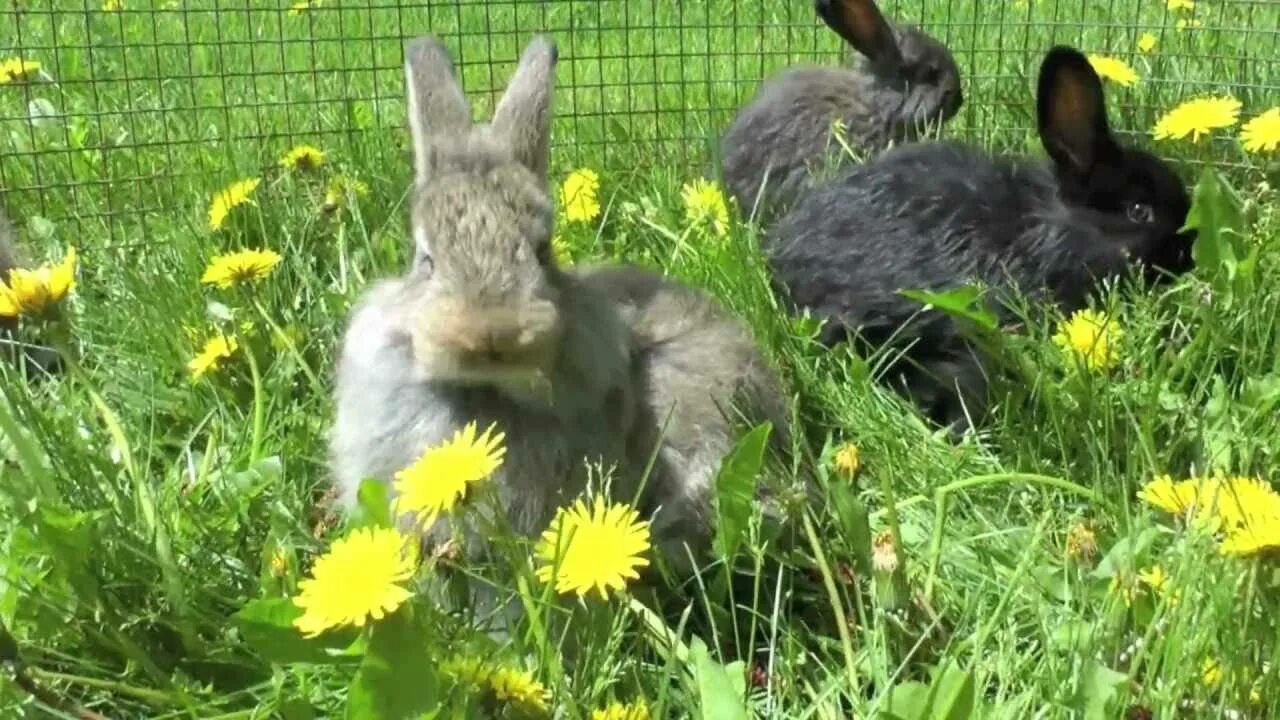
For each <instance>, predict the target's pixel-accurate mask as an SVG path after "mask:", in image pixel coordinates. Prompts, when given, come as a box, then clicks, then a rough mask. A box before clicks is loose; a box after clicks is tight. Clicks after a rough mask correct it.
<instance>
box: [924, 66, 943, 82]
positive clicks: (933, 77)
mask: <svg viewBox="0 0 1280 720" xmlns="http://www.w3.org/2000/svg"><path fill="white" fill-rule="evenodd" d="M919 75H920V77H919V82H920V83H922V84H924V85H937V84H938V81H939V80H941V79H942V71H941V70H939V69H938V68H937V66H934V65H926V66H924V67H923V68H921V69H920V73H919Z"/></svg>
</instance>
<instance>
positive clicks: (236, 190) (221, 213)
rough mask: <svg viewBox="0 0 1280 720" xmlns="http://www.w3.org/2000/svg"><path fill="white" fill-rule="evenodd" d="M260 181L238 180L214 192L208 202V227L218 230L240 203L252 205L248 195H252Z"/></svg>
mask: <svg viewBox="0 0 1280 720" xmlns="http://www.w3.org/2000/svg"><path fill="white" fill-rule="evenodd" d="M261 182H262V180H261V179H259V178H249V179H247V180H238V181H236V182H233V183H231V184H230V185H228V186H227V187H226V188H224V189H222V190H219V191H218V192H217V193H215V194H214V196H213V201H212V202H210V203H209V229H210V230H220V229H221V228H222V225H223V223H225V222H226V221H227V216H228V215H230V214H231V211H232V210H234V209H235V208H237V207H239V206H241V205H245V204H249V205H252V204H253V200H252V199H251V197H250V196H251V195H253V191H254V190H257V189H258V184H259V183H261Z"/></svg>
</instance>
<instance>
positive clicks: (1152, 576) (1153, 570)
mask: <svg viewBox="0 0 1280 720" xmlns="http://www.w3.org/2000/svg"><path fill="white" fill-rule="evenodd" d="M1138 580H1140V581H1141V582H1142V583H1143V584H1144V585H1146V586H1147V587H1149V588H1151V589H1152V590H1155V591H1156V592H1160V591H1162V590H1164V586H1165V585H1167V584H1168V583H1169V576H1168V575H1166V574H1165V572H1164V568H1162V567H1160V566H1159V565H1153V566H1151V567H1149V568H1147V569H1146V570H1139V571H1138Z"/></svg>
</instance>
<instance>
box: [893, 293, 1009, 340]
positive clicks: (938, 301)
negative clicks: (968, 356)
mask: <svg viewBox="0 0 1280 720" xmlns="http://www.w3.org/2000/svg"><path fill="white" fill-rule="evenodd" d="M898 294H899V295H902V296H903V297H907V298H911V299H912V300H917V301H919V302H922V303H924V304H925V305H931V306H933V307H934V308H936V309H938V310H941V311H942V312H944V313H946V314H948V315H951V316H953V317H958V318H963V319H965V320H969V321H971V322H974V323H977V325H978V326H979V327H981V328H982V329H984V330H995V329H996V328H997V327H999V325H1000V321H999V319H998V318H997V317H996V315H995V313H993V312H991V311H990V310H988V309H987V308H985V307H983V306H982V304H981V302H980V301H981V299H982V289H981V288H978V287H975V286H973V285H965V286H962V287H958V288H953V289H951V290H944V291H941V292H934V291H932V290H899V291H898Z"/></svg>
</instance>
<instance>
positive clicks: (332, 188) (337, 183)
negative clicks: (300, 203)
mask: <svg viewBox="0 0 1280 720" xmlns="http://www.w3.org/2000/svg"><path fill="white" fill-rule="evenodd" d="M368 194H369V186H368V185H366V184H364V183H363V182H361V181H360V180H357V179H355V178H351V177H347V176H345V175H334V176H333V177H332V178H330V179H329V184H328V185H327V186H326V187H325V191H324V205H323V206H322V207H321V210H323V211H324V212H333V211H335V210H339V209H341V208H344V207H346V206H347V198H349V197H358V198H359V197H364V196H365V195H368Z"/></svg>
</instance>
